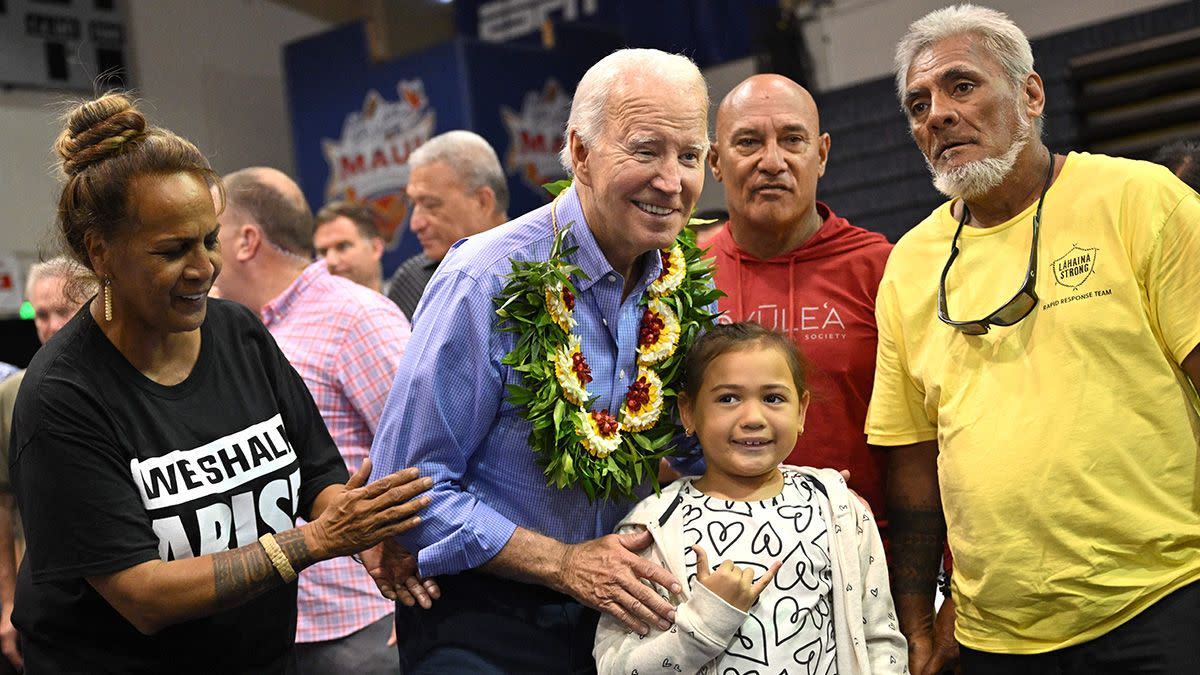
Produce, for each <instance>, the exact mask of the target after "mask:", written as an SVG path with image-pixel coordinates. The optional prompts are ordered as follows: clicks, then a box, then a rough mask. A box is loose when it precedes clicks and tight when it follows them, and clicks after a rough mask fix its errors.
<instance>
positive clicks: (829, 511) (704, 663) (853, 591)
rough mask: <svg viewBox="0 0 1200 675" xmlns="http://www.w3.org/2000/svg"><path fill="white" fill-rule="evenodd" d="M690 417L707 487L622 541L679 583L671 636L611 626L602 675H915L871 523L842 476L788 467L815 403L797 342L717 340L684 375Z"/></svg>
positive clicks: (698, 482)
mask: <svg viewBox="0 0 1200 675" xmlns="http://www.w3.org/2000/svg"><path fill="white" fill-rule="evenodd" d="M684 369H685V374H684V383H683V387H684V391H683V393H681V395H680V397H679V412H680V416H681V417H682V419H683V423H684V427H685V429H686V430H687V432H688V433H689V434H691V433H693V432H694V433H696V435H697V436H698V437H699V440H700V445H701V446H702V447H703V449H704V460H705V464H706V466H707V469H706V471H705V473H704V475H703V476H699V477H696V476H692V477H687V478H682V479H680V480H678V481H676V482H674V483H672V484H671V485H669V486H668V487H666V488H664V489H663V491H662V494H660V495H658V496H651V497H649V498H647V499H645V500H643V501H642V502H641V503H640V504H638V505H637V506H636V507H634V509H633V511H631V512H630V514H629V515H628V516H626V517H625V519H624V520H623V521H621V523H620V524H619V525H618V526H617V531H618V532H635V531H639V530H642V529H648V530H649V531H650V532H651V533H652V534H653V535H654V543H653V544H652V545H651V546H650V547H649V548H648V549H646V550H645V551H643V552H642V555H643V556H644V557H647V558H649V559H651V560H654V561H655V562H657V563H659V564H661V565H662V566H663V567H665V568H666V569H667V570H668V571H670V572H671V573H672V574H674V575H675V577H676V578H678V579H679V580H680V581H681V582H682V585H683V591H682V592H681V593H680V594H679V595H672V594H670V593H668V592H667V591H666V589H662V588H657V589H656V590H658V591H659V592H660V593H661V594H662V595H663V597H665V598H667V599H668V600H669V601H670V602H672V603H673V604H675V605H676V606H677V607H678V611H677V613H676V622H675V625H674V626H672V627H671V628H670V629H668V630H667V631H660V630H657V629H653V628H652V629H651V631H650V633H649V634H648V635H645V636H640V635H637V634H636V633H633V632H631V631H628V630H626V629H625V628H624V627H623V626H622V625H621V624H619V623H618V622H617V621H616V620H615V619H613V618H612V617H611V616H609V615H607V614H605V615H603V617H602V618H601V620H600V625H599V627H598V628H597V631H596V644H595V649H594V650H593V653H594V655H595V657H596V664H597V666H598V669H599V672H600V673H626V674H629V673H641V674H642V675H647V674H651V673H668V672H679V673H695V672H699V673H705V674H708V675H748V674H749V673H764V674H765V673H770V674H771V675H774V674H776V673H783V672H786V673H789V674H791V675H796V674H798V673H819V674H822V675H824V674H826V673H840V674H841V675H851V674H853V673H905V672H907V662H908V649H907V646H906V644H905V641H904V638H903V636H901V634H900V630H899V626H898V625H897V622H896V613H895V609H894V608H893V606H892V598H891V594H890V592H889V591H888V577H887V567H886V564H885V562H884V558H883V546H882V544H881V543H880V540H879V531H878V530H877V529H876V527H875V521H874V519H873V518H872V517H871V514H870V513H869V512H867V510H866V509H865V508H864V507H863V506H862V505H861V504H860V503H859V501H858V499H857V498H856V497H854V496H853V495H851V494H850V492H849V490H848V489H847V488H846V484H845V482H844V481H843V479H842V477H841V476H840V475H839V474H838V473H837V472H836V471H833V470H831V469H811V468H807V467H792V466H780V465H779V462H780V461H781V460H782V459H783V458H784V457H786V456H787V455H788V452H790V451H791V449H792V448H793V447H795V445H796V438H797V436H798V435H799V434H800V433H802V432H803V431H804V415H805V412H806V411H807V409H808V400H809V395H808V391H807V389H806V388H805V381H804V366H803V364H802V360H801V357H800V355H799V353H798V351H797V350H796V346H795V345H794V344H793V343H792V341H791V340H790V339H788V338H786V337H784V336H782V335H780V334H778V333H775V332H772V331H769V330H767V329H765V328H763V327H762V326H760V325H758V324H756V323H735V324H731V325H722V326H717V327H716V328H715V329H713V330H712V331H710V332H708V333H707V334H705V335H704V336H702V337H701V338H700V339H699V340H697V341H696V343H695V345H694V346H693V347H692V349H691V351H690V352H689V353H688V355H687V359H686V361H685V364H684Z"/></svg>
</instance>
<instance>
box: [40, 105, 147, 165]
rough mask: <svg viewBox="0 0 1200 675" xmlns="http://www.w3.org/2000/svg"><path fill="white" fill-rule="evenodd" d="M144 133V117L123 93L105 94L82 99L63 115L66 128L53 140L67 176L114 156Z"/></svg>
mask: <svg viewBox="0 0 1200 675" xmlns="http://www.w3.org/2000/svg"><path fill="white" fill-rule="evenodd" d="M145 134H146V118H145V117H144V116H142V113H140V112H138V109H137V108H135V107H134V106H133V101H131V100H130V99H129V97H127V96H126V95H124V94H105V95H104V96H101V97H100V98H97V99H95V100H92V101H85V102H84V103H81V104H80V105H78V106H76V107H75V109H73V110H72V111H71V112H69V113H67V115H66V128H65V129H63V131H62V133H61V134H59V135H58V140H56V141H55V142H54V150H55V151H56V152H57V153H58V156H59V157H61V158H62V165H61V166H62V170H63V173H65V174H66V175H68V176H74V175H77V174H79V173H80V172H81V171H83V170H84V169H86V168H88V167H89V166H92V165H93V164H96V163H97V162H102V161H104V160H106V159H109V158H110V157H116V156H118V155H120V154H122V153H123V152H125V151H126V150H127V149H128V146H127V145H126V144H127V143H129V142H130V141H136V140H137V139H139V138H141V137H142V136H144V135H145Z"/></svg>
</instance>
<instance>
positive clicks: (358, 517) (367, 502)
mask: <svg viewBox="0 0 1200 675" xmlns="http://www.w3.org/2000/svg"><path fill="white" fill-rule="evenodd" d="M370 475H371V460H369V459H368V460H366V461H365V462H363V465H362V466H361V467H360V468H359V470H358V471H356V472H355V473H354V475H353V476H351V477H350V480H349V481H347V483H346V487H345V489H344V490H342V492H341V493H340V494H338V495H337V496H336V497H334V498H333V501H332V502H330V504H329V506H327V507H326V508H325V510H324V511H322V512H321V516H320V517H319V518H317V519H316V520H314V521H313V522H312V523H311V525H312V527H313V535H314V538H315V541H316V542H317V545H318V546H319V547H320V548H318V549H317V551H318V552H323V553H324V554H325V555H323V556H321V557H322V558H334V557H337V556H341V555H349V554H351V553H357V552H358V551H361V550H363V549H366V548H370V547H371V546H374V545H375V544H377V543H379V542H380V541H383V540H384V539H390V538H391V537H394V536H396V535H397V534H400V533H402V532H406V531H408V530H410V529H412V528H413V527H416V525H417V524H418V523H420V522H421V518H420V516H417V515H415V514H416V513H417V511H420V510H421V509H423V508H425V506H426V505H427V504H429V497H426V496H423V497H418V496H417V495H419V494H421V493H422V492H424V491H426V490H428V489H429V488H430V487H432V486H433V480H432V479H430V478H418V476H419V475H420V474H419V473H418V471H417V470H416V469H415V468H409V469H403V470H401V471H397V472H396V473H393V474H391V475H390V476H386V477H384V478H380V479H379V480H377V481H375V482H374V483H371V484H370V485H367V484H366V482H367V478H368V477H369V476H370Z"/></svg>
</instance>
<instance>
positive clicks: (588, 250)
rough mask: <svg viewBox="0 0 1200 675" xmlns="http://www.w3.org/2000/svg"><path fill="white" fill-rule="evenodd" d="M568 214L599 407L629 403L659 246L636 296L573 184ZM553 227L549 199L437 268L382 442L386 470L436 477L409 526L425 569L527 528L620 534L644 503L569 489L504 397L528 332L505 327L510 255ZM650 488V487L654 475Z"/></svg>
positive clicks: (460, 562) (486, 552)
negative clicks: (498, 304)
mask: <svg viewBox="0 0 1200 675" xmlns="http://www.w3.org/2000/svg"><path fill="white" fill-rule="evenodd" d="M558 223H559V226H560V227H562V226H564V225H566V224H567V223H573V227H572V228H571V234H570V235H568V238H567V244H568V247H569V246H570V245H575V246H577V247H578V250H576V251H575V253H573V254H572V255H571V262H573V263H574V264H576V265H578V266H579V267H580V268H581V269H582V270H583V272H584V273H585V274H586V275H587V276H588V277H589V279H588V280H582V279H573V280H572V281H573V283H574V284H575V287H576V289H577V291H578V296H577V298H576V302H575V319H576V321H578V327H577V328H576V331H577V332H578V333H579V334H580V336H581V338H582V341H583V352H584V354H585V355H586V356H587V359H588V364H589V365H590V366H591V368H592V377H593V378H594V379H593V380H592V382H591V383H589V385H588V392H589V393H590V394H592V395H593V396H599V400H598V401H597V403H596V404H595V407H596V408H597V409H598V408H608V409H609V410H610V411H613V412H615V411H617V410H618V409H619V408H620V404H621V401H622V399H623V397H624V394H625V391H626V389H627V388H628V386H629V382H630V377H633V376H636V374H637V366H636V365H635V362H636V358H637V335H638V326H639V323H640V321H641V315H642V310H641V308H639V306H638V303H639V301H640V299H641V297H642V294H643V292H644V291H645V289H646V286H647V285H648V284H649V283H650V282H651V281H653V280H654V279H656V278H658V275H659V273H660V271H661V269H662V261H661V259H660V257H659V255H658V253H657V252H651V253H648V254H646V255H644V256H643V257H642V261H641V264H639V265H638V266H637V269H640V270H641V271H642V278H641V279H640V280H639V281H638V282H637V285H636V286H635V287H634V289H633V292H632V293H630V294H629V297H627V298H626V299H625V301H624V302H622V301H621V290H622V289H623V288H624V285H625V280H624V278H622V277H621V275H620V274H618V273H617V272H616V271H615V270H613V268H612V265H610V264H609V263H608V260H606V259H605V257H604V254H603V253H601V251H600V247H599V246H598V245H597V243H596V240H595V238H594V237H593V236H592V233H591V230H589V229H588V227H587V224H586V223H585V222H584V219H583V211H582V209H581V208H580V205H579V198H578V196H577V195H576V193H575V189H574V188H570V189H569V190H568V191H567V192H565V193H564V194H563V196H562V198H561V199H560V200H559V203H558ZM553 239H554V234H553V231H552V228H551V224H550V206H549V205H547V206H544V207H542V208H540V209H537V210H536V211H532V212H530V213H528V214H525V215H524V216H521V217H520V218H517V219H516V220H513V221H511V222H509V223H507V224H505V225H502V226H500V227H498V228H495V229H493V230H489V231H487V232H484V233H482V234H479V235H476V236H473V237H470V238H468V239H464V240H463V241H461V242H459V243H458V244H457V245H456V246H455V247H454V248H453V249H452V250H451V252H450V255H449V256H448V257H447V258H446V260H444V261H443V262H442V264H441V265H440V266H439V267H438V270H437V273H436V274H435V275H434V277H433V279H432V280H431V281H430V282H429V286H428V287H427V288H426V289H425V294H424V296H423V297H422V299H421V304H420V306H418V308H417V313H416V316H415V317H414V321H413V323H414V329H413V333H412V338H411V339H410V340H409V343H408V349H407V350H406V351H405V354H404V358H403V360H402V361H401V363H400V369H399V372H398V373H397V374H396V379H395V382H394V383H393V385H392V391H391V394H390V395H389V396H388V401H387V404H386V405H385V407H384V410H383V417H382V419H381V420H380V422H379V429H378V431H377V432H376V435H375V443H374V445H373V446H372V448H371V461H372V462H373V464H374V469H373V471H372V474H371V479H372V480H375V479H377V478H379V477H381V476H384V475H386V474H389V473H391V472H393V471H396V470H398V469H402V468H404V467H407V466H417V467H419V468H420V469H421V474H422V475H425V476H432V477H433V479H434V486H433V489H432V490H430V492H429V495H430V496H431V497H432V503H431V504H430V505H429V506H428V507H426V509H425V510H424V511H423V512H422V514H421V517H422V522H421V524H420V525H419V526H418V527H416V528H415V529H413V530H411V531H410V532H408V533H406V534H405V535H403V536H402V537H400V541H401V543H403V544H404V545H405V546H406V547H407V548H409V549H410V550H419V551H420V553H419V554H418V561H419V565H420V570H421V574H422V575H425V576H434V575H439V574H454V573H457V572H461V571H463V570H467V569H471V568H474V567H478V566H479V565H482V564H483V563H485V562H487V561H488V560H490V559H491V558H492V556H494V555H496V553H497V552H499V551H500V549H501V548H503V547H504V545H505V544H506V543H507V542H508V539H509V537H511V536H512V533H513V531H514V530H515V529H516V527H517V526H518V525H519V526H521V527H524V528H527V529H530V530H534V531H536V532H540V533H542V534H545V535H548V536H550V537H553V538H555V539H558V540H559V541H563V542H566V543H577V542H580V541H585V540H587V539H594V538H596V537H599V536H602V535H605V534H608V533H610V532H612V529H613V527H614V526H615V525H616V523H617V521H618V520H619V519H620V518H621V516H623V515H625V513H626V512H627V511H628V510H629V508H630V507H631V506H632V504H633V502H632V501H612V502H602V501H598V502H596V503H594V504H593V503H591V502H589V501H588V498H587V495H586V494H584V492H583V491H582V490H579V489H564V490H559V489H557V488H554V487H550V486H547V485H546V477H545V475H544V474H543V473H542V468H541V467H540V466H538V464H537V462H536V458H535V455H534V453H533V452H531V451H530V449H529V444H528V441H527V439H528V436H529V424H528V423H527V422H525V421H524V420H523V419H521V417H520V416H519V415H518V413H517V410H516V409H515V408H514V407H513V406H512V405H510V404H509V403H508V402H507V401H506V400H505V397H504V393H505V388H504V385H505V384H506V383H516V382H518V378H517V374H516V373H514V372H513V371H512V369H511V368H510V367H508V366H502V365H500V359H501V358H503V357H504V355H505V354H507V353H508V352H509V351H511V350H512V348H513V346H514V343H515V336H514V335H513V334H512V333H500V332H498V331H496V330H495V323H496V320H497V317H496V313H495V306H494V304H493V301H492V299H493V298H494V297H496V296H497V294H499V293H500V290H501V288H502V287H503V285H504V277H505V275H507V274H508V273H509V272H510V271H512V265H511V263H510V262H509V261H510V259H518V260H545V259H546V258H547V257H549V255H550V246H551V243H552V242H553ZM639 492H640V493H641V494H643V495H644V494H646V493H648V492H649V486H648V485H643V486H642V489H641V490H640V491H639Z"/></svg>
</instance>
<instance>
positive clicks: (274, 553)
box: [258, 532, 296, 584]
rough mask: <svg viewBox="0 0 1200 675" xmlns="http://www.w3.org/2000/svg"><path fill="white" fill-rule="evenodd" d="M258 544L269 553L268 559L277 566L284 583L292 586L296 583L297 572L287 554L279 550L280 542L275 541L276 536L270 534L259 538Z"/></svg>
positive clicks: (276, 568)
mask: <svg viewBox="0 0 1200 675" xmlns="http://www.w3.org/2000/svg"><path fill="white" fill-rule="evenodd" d="M258 543H260V544H262V547H263V550H264V551H266V552H267V557H268V558H270V559H271V564H272V565H274V566H275V570H276V571H277V572H279V576H281V577H283V583H285V584H290V583H292V582H293V581H295V580H296V570H294V569H292V563H291V561H290V560H288V557H287V554H286V553H284V552H283V549H281V548H279V542H277V541H275V535H273V534H271V533H270V532H268V533H266V534H264V535H263V536H261V537H259V538H258Z"/></svg>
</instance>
